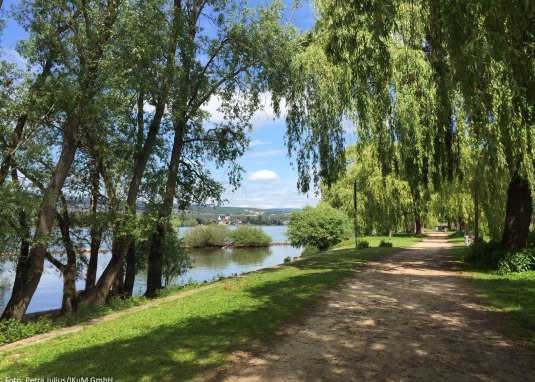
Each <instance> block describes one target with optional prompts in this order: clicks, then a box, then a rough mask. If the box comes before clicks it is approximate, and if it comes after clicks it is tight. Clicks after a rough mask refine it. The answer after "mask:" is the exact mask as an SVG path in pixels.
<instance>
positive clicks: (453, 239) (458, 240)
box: [448, 231, 464, 247]
mask: <svg viewBox="0 0 535 382" xmlns="http://www.w3.org/2000/svg"><path fill="white" fill-rule="evenodd" d="M448 240H449V242H450V243H452V244H453V245H454V246H455V247H463V246H464V231H456V232H452V233H450V234H449V235H448Z"/></svg>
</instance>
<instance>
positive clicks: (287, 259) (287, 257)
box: [284, 256, 292, 264]
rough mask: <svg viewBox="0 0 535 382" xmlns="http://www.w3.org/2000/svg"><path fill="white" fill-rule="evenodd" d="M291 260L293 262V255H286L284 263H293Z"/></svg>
mask: <svg viewBox="0 0 535 382" xmlns="http://www.w3.org/2000/svg"><path fill="white" fill-rule="evenodd" d="M291 262H292V258H291V256H286V257H285V258H284V264H287V263H291Z"/></svg>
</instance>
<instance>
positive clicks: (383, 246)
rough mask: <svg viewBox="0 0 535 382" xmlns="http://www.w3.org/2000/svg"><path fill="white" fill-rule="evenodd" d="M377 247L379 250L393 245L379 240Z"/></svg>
mask: <svg viewBox="0 0 535 382" xmlns="http://www.w3.org/2000/svg"><path fill="white" fill-rule="evenodd" d="M379 247H381V248H392V247H393V244H392V243H391V242H389V241H385V240H381V242H380V243H379Z"/></svg>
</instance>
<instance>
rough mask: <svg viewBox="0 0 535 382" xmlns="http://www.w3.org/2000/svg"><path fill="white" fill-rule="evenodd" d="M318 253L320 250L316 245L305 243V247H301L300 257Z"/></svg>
mask: <svg viewBox="0 0 535 382" xmlns="http://www.w3.org/2000/svg"><path fill="white" fill-rule="evenodd" d="M318 253H320V250H319V249H318V247H314V246H313V245H307V246H306V247H305V249H303V252H301V256H302V257H307V256H313V255H317V254H318Z"/></svg>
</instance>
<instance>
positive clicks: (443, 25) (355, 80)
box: [288, 0, 535, 249]
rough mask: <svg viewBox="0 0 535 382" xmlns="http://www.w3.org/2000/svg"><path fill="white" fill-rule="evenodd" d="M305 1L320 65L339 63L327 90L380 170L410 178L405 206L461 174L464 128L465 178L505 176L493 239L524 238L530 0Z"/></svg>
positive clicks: (533, 12) (511, 242) (534, 12)
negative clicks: (338, 76)
mask: <svg viewBox="0 0 535 382" xmlns="http://www.w3.org/2000/svg"><path fill="white" fill-rule="evenodd" d="M316 6H317V8H318V10H319V12H318V22H317V25H316V29H315V36H316V39H317V40H319V41H321V46H322V47H324V49H325V55H326V58H327V61H328V62H330V63H331V64H333V65H334V68H335V69H331V70H332V71H334V70H337V71H340V72H342V73H344V76H343V80H339V81H338V85H336V86H339V87H340V88H341V90H342V91H343V92H342V93H340V94H342V95H341V96H339V95H334V96H333V95H331V94H328V95H327V98H328V99H330V100H332V99H338V100H340V101H341V102H342V105H341V107H340V108H339V110H340V111H341V113H340V114H339V115H345V116H349V117H350V118H351V120H352V121H353V122H354V123H355V125H356V126H357V130H358V137H359V140H367V141H369V142H372V143H373V144H374V145H375V146H376V151H377V153H378V159H379V161H380V162H381V165H382V167H383V172H384V173H385V174H388V173H396V174H399V175H400V176H401V177H402V179H404V180H406V181H407V182H408V183H409V185H410V189H411V193H412V194H413V199H414V201H415V216H416V218H417V216H418V214H419V213H420V209H421V208H422V207H423V206H424V205H425V204H426V201H427V200H426V198H428V195H430V194H431V193H432V192H433V191H440V190H441V189H442V188H443V187H445V184H447V183H451V182H453V181H454V179H455V178H456V177H457V178H458V177H462V176H463V168H462V167H461V146H462V140H463V138H464V137H466V136H468V137H470V139H471V140H472V141H471V143H470V144H471V145H472V147H473V148H474V150H472V152H471V153H472V155H473V156H472V157H470V158H464V159H465V160H468V161H469V162H472V161H473V162H474V163H476V164H477V166H476V170H475V171H476V172H475V173H474V175H473V177H474V179H475V181H476V182H480V183H481V182H484V181H485V180H492V179H494V178H500V179H501V177H502V175H503V174H505V173H507V174H508V177H509V185H508V190H507V201H506V204H505V211H506V213H505V218H504V219H503V221H502V226H503V233H502V247H503V248H504V249H512V248H519V247H522V246H525V245H526V242H527V236H528V233H529V224H530V221H531V215H532V195H531V194H532V193H533V187H532V186H530V185H532V184H533V166H534V164H533V160H534V158H535V156H534V155H533V154H534V153H533V147H534V132H535V126H534V109H533V104H534V101H535V98H534V97H535V90H534V89H535V86H534V85H535V84H534V81H535V75H534V72H535V66H534V62H535V61H534V60H535V54H534V51H535V43H534V42H535V41H534V40H535V33H534V30H533V28H532V26H533V25H534V24H535V4H534V3H533V2H531V1H525V2H515V3H514V4H511V3H510V2H508V1H505V0H498V1H495V2H491V3H489V2H486V1H482V0H480V1H437V0H421V1H418V0H410V1H408V0H386V1H379V0H368V1H359V2H339V1H335V0H318V1H316ZM319 66H320V67H324V66H325V65H324V64H320V65H319ZM340 82H343V84H342V85H340V84H339V83H340ZM307 93H313V92H311V91H310V90H308V91H307ZM302 97H308V95H305V96H302ZM311 110H315V109H314V107H311V108H309V109H307V110H304V112H305V113H308V114H311ZM301 111H302V110H301ZM342 118H343V117H342ZM301 120H305V121H306V118H301ZM323 127H324V128H325V129H326V130H327V131H326V132H324V133H323V134H324V135H330V136H335V137H337V136H339V135H338V134H339V129H338V127H334V128H333V127H332V126H329V125H328V124H324V125H323ZM288 128H289V131H290V132H292V131H294V130H295V129H294V126H293V125H292V124H289V125H288ZM307 128H308V130H309V131H314V130H315V129H316V127H314V126H312V124H309V125H308V126H307ZM289 136H290V137H291V136H292V134H291V133H290V134H289ZM317 147H321V145H318V146H317ZM303 148H304V150H301V151H302V152H310V148H308V147H306V146H304V147H303ZM320 152H321V150H320ZM300 159H302V160H307V159H309V158H308V157H307V156H306V155H304V156H302V157H299V156H298V161H299V160H300ZM312 159H313V157H312ZM478 166H479V167H478ZM477 168H479V169H477ZM330 176H331V175H330V174H329V175H327V178H328V179H330ZM493 186H496V187H501V186H502V183H501V182H495V183H494V184H493ZM497 192H498V194H501V193H503V190H502V189H501V188H500V189H498V190H497ZM480 193H481V192H480ZM472 194H473V195H474V196H477V195H479V194H478V193H474V192H472ZM498 199H499V198H498ZM478 207H479V206H478ZM491 215H492V216H491ZM499 216H500V213H495V214H488V216H487V217H488V219H489V220H490V219H499ZM491 224H492V225H493V226H497V225H498V224H497V222H495V221H493V222H492V223H491Z"/></svg>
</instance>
